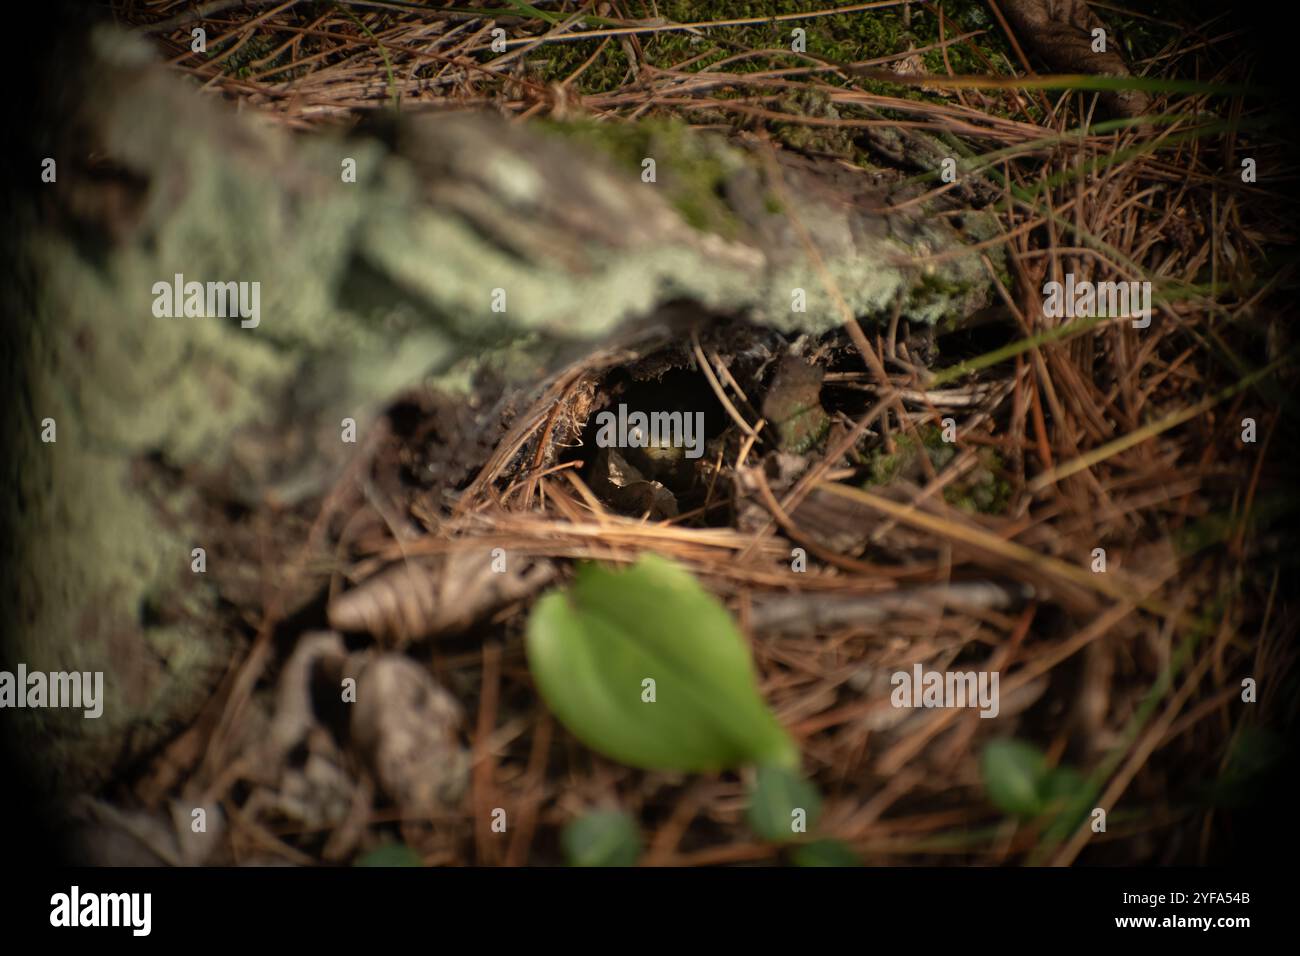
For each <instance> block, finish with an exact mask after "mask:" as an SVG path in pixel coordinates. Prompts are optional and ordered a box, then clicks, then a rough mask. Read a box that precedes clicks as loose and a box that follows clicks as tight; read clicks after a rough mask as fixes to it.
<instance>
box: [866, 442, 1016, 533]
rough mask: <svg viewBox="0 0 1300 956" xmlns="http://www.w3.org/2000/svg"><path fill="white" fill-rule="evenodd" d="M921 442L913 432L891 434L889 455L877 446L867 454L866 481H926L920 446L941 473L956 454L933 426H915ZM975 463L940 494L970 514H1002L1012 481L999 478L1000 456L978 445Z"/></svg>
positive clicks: (956, 450) (881, 483) (871, 482)
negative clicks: (893, 448)
mask: <svg viewBox="0 0 1300 956" xmlns="http://www.w3.org/2000/svg"><path fill="white" fill-rule="evenodd" d="M917 433H918V435H919V436H920V442H919V443H918V441H917V439H916V438H914V437H913V436H912V435H909V434H903V435H896V436H895V437H894V447H895V450H894V452H893V453H892V454H891V453H889V452H886V451H885V450H884V449H883V448H878V449H876V450H875V451H873V452H871V454H870V455H868V457H867V482H866V483H867V484H868V485H889V484H892V483H893V482H895V481H910V482H913V483H920V482H922V481H924V480H925V474H926V473H925V468H924V466H923V465H922V463H921V458H920V454H919V450H920V449H924V450H925V454H926V457H927V458H929V460H930V465H931V467H932V468H933V469H934V470H935V472H941V471H942V470H943V469H944V468H946V467H948V465H949V464H951V462H952V460H953V459H954V458H956V457H957V452H958V448H957V445H956V444H954V443H951V442H946V441H944V440H943V431H942V430H941V429H940V428H939V427H938V426H936V425H923V426H920V427H919V428H918V429H917ZM977 456H978V459H979V460H978V462H977V464H976V465H975V467H974V468H971V469H970V470H968V471H967V472H966V473H965V474H964V475H962V476H961V477H960V478H958V479H957V480H956V481H953V482H950V483H949V484H948V485H947V486H945V487H944V491H943V497H944V500H945V501H947V502H948V504H950V505H952V506H953V507H954V508H960V509H961V510H963V511H966V512H969V513H972V514H974V513H979V514H1002V513H1003V512H1005V511H1006V509H1007V506H1008V505H1009V504H1010V502H1011V484H1010V482H1008V481H1007V480H1006V479H1005V478H1003V477H1002V470H1003V469H1002V459H1001V456H999V455H998V453H997V452H996V451H994V450H993V449H991V448H981V449H980V450H979V451H978V453H977Z"/></svg>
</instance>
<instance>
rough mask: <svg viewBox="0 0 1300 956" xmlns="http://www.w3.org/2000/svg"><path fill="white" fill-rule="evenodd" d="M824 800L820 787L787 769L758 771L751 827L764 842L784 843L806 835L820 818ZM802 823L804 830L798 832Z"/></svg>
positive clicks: (753, 795)
mask: <svg viewBox="0 0 1300 956" xmlns="http://www.w3.org/2000/svg"><path fill="white" fill-rule="evenodd" d="M821 810H822V798H821V795H820V794H818V793H817V788H816V787H814V786H813V785H812V784H811V783H809V782H808V781H807V780H805V779H804V778H803V777H802V776H800V775H799V772H798V771H797V770H791V769H789V768H786V767H771V766H764V767H759V768H758V776H757V778H756V779H755V781H754V789H753V791H752V793H751V796H750V800H749V825H750V827H752V828H753V830H754V832H755V833H757V834H758V835H759V836H761V837H762V838H763V839H765V840H771V841H772V842H773V843H784V842H786V841H789V840H794V839H798V837H799V835H800V834H801V833H807V832H808V831H809V830H811V829H812V827H813V824H815V823H816V822H817V818H818V817H819V816H820V815H821ZM797 821H802V823H803V827H802V828H801V829H799V830H796V829H795V823H796V822H797Z"/></svg>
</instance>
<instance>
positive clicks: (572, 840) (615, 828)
mask: <svg viewBox="0 0 1300 956" xmlns="http://www.w3.org/2000/svg"><path fill="white" fill-rule="evenodd" d="M560 845H561V846H563V847H564V858H565V859H566V860H568V861H569V866H635V865H636V861H637V858H638V857H639V856H640V855H641V830H640V828H639V827H638V826H637V825H636V821H635V820H633V819H632V817H631V816H630V815H629V814H627V813H624V812H623V811H622V810H597V811H595V812H593V813H588V814H587V815H586V816H582V817H579V818H578V819H576V820H574V821H572V822H570V823H569V825H568V826H566V827H565V828H564V833H563V834H561V836H560Z"/></svg>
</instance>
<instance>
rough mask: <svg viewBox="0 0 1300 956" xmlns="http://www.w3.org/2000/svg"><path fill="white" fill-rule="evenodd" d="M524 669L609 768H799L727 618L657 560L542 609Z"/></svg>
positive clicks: (581, 584)
mask: <svg viewBox="0 0 1300 956" xmlns="http://www.w3.org/2000/svg"><path fill="white" fill-rule="evenodd" d="M526 644H527V651H528V665H529V668H530V669H531V671H532V674H533V679H534V680H535V681H536V683H537V687H538V689H539V690H540V691H541V694H542V697H543V698H545V700H546V703H547V705H548V706H549V707H550V709H551V711H552V712H553V713H554V714H555V716H556V718H557V719H558V720H559V721H560V723H562V724H563V725H564V726H565V727H567V728H568V729H569V731H570V732H571V733H572V734H573V735H574V736H575V737H577V738H578V739H579V740H581V741H582V742H583V743H585V744H586V745H587V746H589V747H591V748H592V749H593V750H596V751H599V752H600V753H602V754H605V755H606V756H608V757H612V758H613V759H615V760H618V761H619V762H621V763H625V764H628V765H629V766H633V767H642V768H646V769H654V770H679V771H693V770H726V769H733V768H736V767H741V766H745V765H749V764H757V765H760V766H762V765H773V766H782V767H788V768H793V767H794V766H796V765H797V763H798V760H799V751H798V749H797V748H796V747H795V744H794V741H792V740H791V739H790V736H789V735H788V734H787V733H786V732H785V730H784V729H783V728H782V727H781V725H780V724H779V723H778V722H777V720H776V718H775V717H774V716H773V714H772V712H771V711H770V710H769V709H768V707H767V705H766V704H765V703H764V702H763V699H762V697H760V696H759V693H758V687H757V685H756V683H755V677H754V667H753V663H752V662H751V660H750V657H749V649H748V647H747V646H746V644H745V640H744V638H743V637H742V636H741V634H740V632H739V631H738V630H737V629H736V625H735V623H734V622H733V621H732V619H731V615H730V614H728V613H727V610H726V608H724V607H723V606H722V605H721V603H719V602H718V600H717V599H716V598H714V597H713V596H712V595H710V594H709V593H708V592H707V591H705V590H704V589H703V588H702V587H700V585H699V583H698V582H697V581H696V580H695V578H693V577H692V576H691V575H690V573H688V572H687V571H686V570H684V569H683V568H681V567H679V566H678V565H676V564H674V563H673V562H671V561H668V560H666V559H664V558H661V557H658V556H655V555H645V556H643V557H642V558H641V559H640V560H639V561H637V563H636V564H635V565H633V566H632V567H631V568H629V569H627V570H625V571H611V570H608V569H606V568H603V567H600V566H597V565H586V566H584V567H581V568H579V570H578V573H577V575H576V576H575V578H574V581H573V584H572V585H571V586H570V587H569V589H568V590H567V591H563V592H558V591H557V592H552V593H550V594H548V595H546V596H545V597H543V598H542V599H541V600H540V601H538V602H537V605H536V607H535V608H534V609H533V612H532V615H531V617H530V618H529V621H528V633H527V639H526Z"/></svg>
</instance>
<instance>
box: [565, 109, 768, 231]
mask: <svg viewBox="0 0 1300 956" xmlns="http://www.w3.org/2000/svg"><path fill="white" fill-rule="evenodd" d="M540 125H541V127H542V128H543V129H546V130H549V131H551V132H554V133H557V134H560V135H563V136H566V137H568V138H570V139H574V140H576V141H578V142H581V143H584V144H586V145H589V146H591V147H594V148H595V149H597V150H599V151H600V152H602V153H604V154H605V155H606V156H608V157H609V158H610V159H611V160H613V162H614V164H615V165H616V166H618V167H619V168H620V169H624V170H626V171H627V172H628V173H631V174H634V175H635V176H637V177H638V178H639V177H640V176H641V173H642V165H641V164H642V162H643V161H644V160H646V159H653V160H654V161H655V183H654V186H655V187H658V188H661V189H663V190H664V191H665V194H666V196H667V199H668V202H669V204H670V205H671V206H672V207H673V208H674V209H676V210H677V212H678V213H679V214H680V215H681V217H682V218H683V219H684V220H685V221H686V222H687V223H688V224H689V225H691V226H692V227H694V228H695V229H698V230H700V231H701V232H713V233H717V234H718V235H721V236H724V237H726V238H734V237H735V235H736V233H737V231H738V228H739V222H738V221H737V219H736V217H735V216H734V215H733V214H732V212H731V210H730V208H729V207H728V206H727V204H726V202H725V201H724V200H723V198H722V190H723V187H724V185H725V183H726V181H727V177H728V176H729V175H731V173H732V172H734V171H735V170H736V169H737V168H739V165H740V163H742V162H743V160H741V159H740V158H739V157H738V156H737V155H736V154H735V153H734V152H733V151H732V150H731V149H730V147H728V146H727V145H726V144H725V143H723V142H721V141H719V140H717V139H715V138H713V137H710V136H707V135H701V134H700V133H697V132H693V131H692V130H691V128H690V127H689V126H688V125H687V124H686V123H685V122H683V121H682V120H679V119H671V118H654V119H646V120H640V121H638V122H631V123H627V122H616V121H607V122H597V121H595V120H590V119H585V118H584V119H578V120H568V121H564V122H560V121H556V120H544V121H541V123H540Z"/></svg>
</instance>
